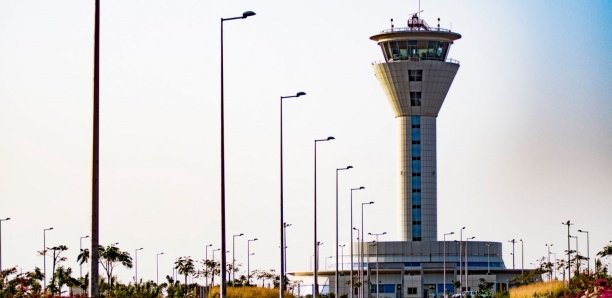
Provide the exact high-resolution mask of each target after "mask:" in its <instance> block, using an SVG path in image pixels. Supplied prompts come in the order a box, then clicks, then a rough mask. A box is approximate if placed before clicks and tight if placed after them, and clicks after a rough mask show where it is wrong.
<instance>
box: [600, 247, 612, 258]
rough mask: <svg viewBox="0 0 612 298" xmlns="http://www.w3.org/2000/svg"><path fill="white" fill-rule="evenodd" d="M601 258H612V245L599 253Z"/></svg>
mask: <svg viewBox="0 0 612 298" xmlns="http://www.w3.org/2000/svg"><path fill="white" fill-rule="evenodd" d="M597 255H598V256H600V257H602V258H603V257H606V256H612V245H607V246H605V247H604V248H603V250H602V251H600V252H598V253H597Z"/></svg>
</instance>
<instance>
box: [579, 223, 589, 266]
mask: <svg viewBox="0 0 612 298" xmlns="http://www.w3.org/2000/svg"><path fill="white" fill-rule="evenodd" d="M578 232H580V233H586V235H587V271H588V272H591V253H590V252H589V251H590V249H591V248H590V247H589V231H584V230H578ZM576 250H578V248H576Z"/></svg>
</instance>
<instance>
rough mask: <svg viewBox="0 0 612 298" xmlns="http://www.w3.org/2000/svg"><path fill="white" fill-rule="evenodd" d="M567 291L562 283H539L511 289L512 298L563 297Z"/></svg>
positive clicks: (556, 281)
mask: <svg viewBox="0 0 612 298" xmlns="http://www.w3.org/2000/svg"><path fill="white" fill-rule="evenodd" d="M565 289H566V288H565V284H564V283H563V282H562V281H558V280H555V281H550V282H539V283H534V284H530V285H526V286H522V287H517V288H512V289H510V298H533V297H563V293H564V292H565Z"/></svg>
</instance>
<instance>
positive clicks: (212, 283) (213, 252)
mask: <svg viewBox="0 0 612 298" xmlns="http://www.w3.org/2000/svg"><path fill="white" fill-rule="evenodd" d="M220 250H221V249H220V248H216V249H213V250H212V260H213V262H214V261H215V251H220ZM215 265H216V264H215ZM210 284H211V286H213V287H214V286H215V274H214V267H213V274H212V277H211V278H210Z"/></svg>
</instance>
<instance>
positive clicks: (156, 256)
mask: <svg viewBox="0 0 612 298" xmlns="http://www.w3.org/2000/svg"><path fill="white" fill-rule="evenodd" d="M163 254H164V253H163V252H160V253H157V254H156V255H155V283H156V284H158V285H159V256H161V255H163Z"/></svg>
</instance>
